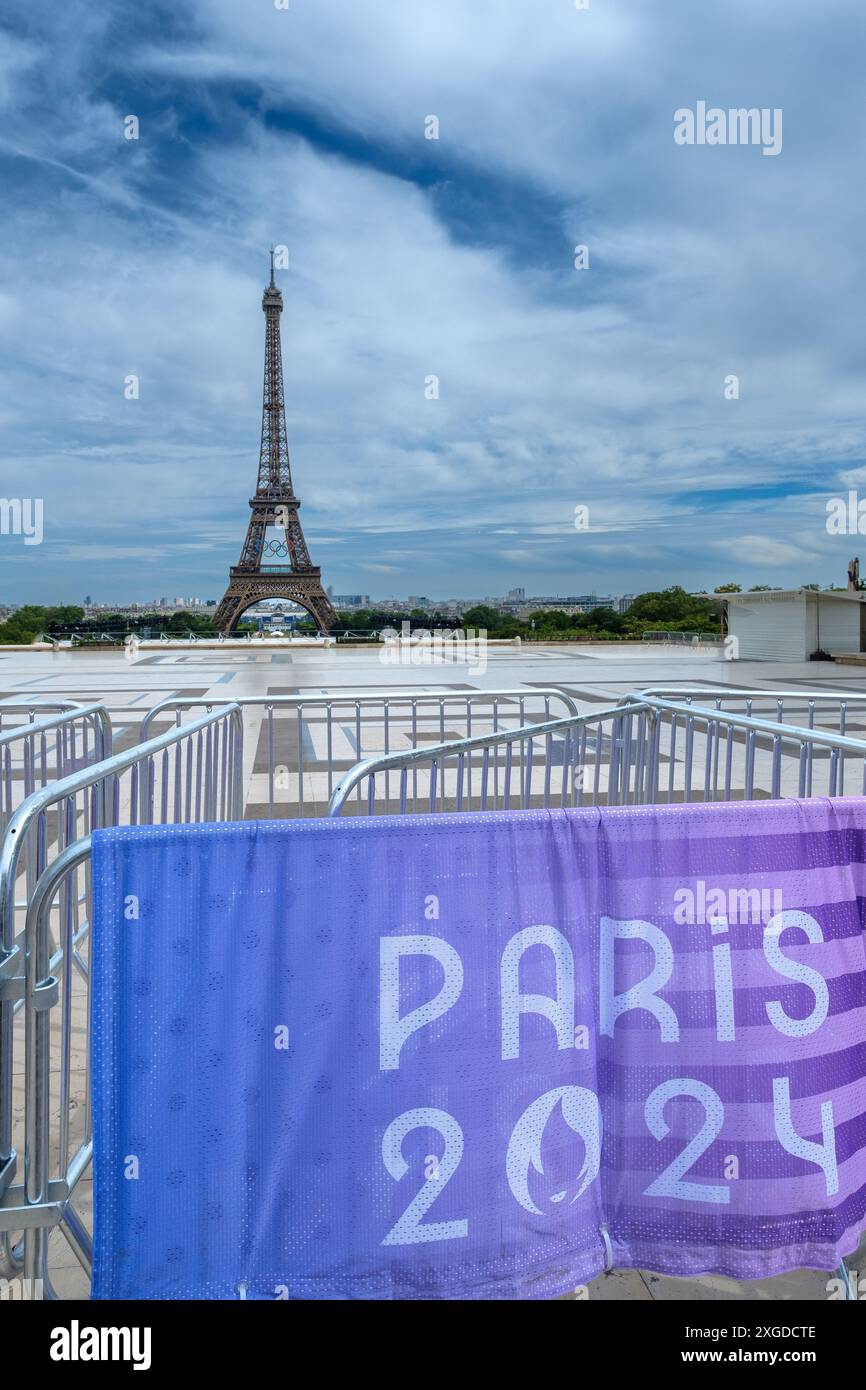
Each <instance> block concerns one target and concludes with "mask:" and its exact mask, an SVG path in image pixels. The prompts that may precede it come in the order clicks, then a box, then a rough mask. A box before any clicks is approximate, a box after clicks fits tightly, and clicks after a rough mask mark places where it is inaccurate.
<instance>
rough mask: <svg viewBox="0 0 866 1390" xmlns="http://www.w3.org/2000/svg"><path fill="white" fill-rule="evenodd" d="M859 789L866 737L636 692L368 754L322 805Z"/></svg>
mask: <svg viewBox="0 0 866 1390" xmlns="http://www.w3.org/2000/svg"><path fill="white" fill-rule="evenodd" d="M846 758H847V760H848V761H847V763H846ZM852 763H855V764H856V765H857V771H856V775H855V774H854V773H852V772H851V770H850V769H851V765H852ZM663 769H664V772H663ZM846 769H847V771H848V785H847V786H846ZM410 778H411V784H410ZM377 779H379V780H377ZM852 779H853V780H852ZM393 782H396V791H395V793H394V795H393V796H392V794H391V786H392V783H393ZM364 784H366V785H364ZM862 791H866V741H864V740H861V739H855V738H851V737H849V736H846V735H844V734H839V733H834V732H833V731H831V730H826V729H821V728H811V729H810V728H797V727H796V726H793V725H787V724H782V723H779V722H778V720H776V721H771V720H765V719H757V718H755V717H750V716H749V715H742V714H738V713H736V712H735V711H726V710H721V709H712V708H704V707H701V706H698V705H687V704H676V703H674V702H672V701H667V700H662V699H656V698H654V697H650V696H644V695H635V696H629V697H627V699H626V700H625V701H624V702H623V703H622V704H620V705H618V706H616V707H615V708H611V709H605V710H600V711H594V712H592V713H590V714H583V715H578V716H577V717H576V718H573V719H561V720H553V721H551V722H549V723H543V724H537V725H534V726H532V727H531V728H525V729H514V730H510V731H508V732H506V733H502V734H490V735H485V736H482V737H477V738H472V739H458V740H455V741H453V742H451V743H448V742H445V743H441V744H438V745H436V746H434V747H432V748H426V749H416V750H414V751H413V752H411V753H398V754H390V755H389V756H387V757H378V758H367V759H365V760H364V761H363V762H361V763H359V764H358V765H357V766H356V767H354V768H353V769H352V770H351V771H350V772H349V773H348V774H347V775H346V776H345V777H344V778H343V779H342V780H341V782H340V783H339V785H338V786H337V787H336V788H335V790H334V794H333V796H332V797H331V802H330V805H329V808H328V814H329V815H330V816H336V815H341V814H343V813H344V812H345V810H346V809H347V804H348V801H349V797H350V794H351V793H353V792H354V793H355V806H354V809H355V811H356V813H358V814H366V815H374V814H377V813H382V814H388V813H390V812H392V811H393V812H396V813H397V814H401V815H403V814H406V813H407V811H427V812H439V811H496V810H528V809H530V808H531V807H551V806H586V805H591V806H597V805H608V806H625V805H641V804H648V803H654V802H657V801H667V802H675V801H693V800H701V801H714V800H716V801H717V800H749V799H752V798H754V797H779V796H841V795H844V794H846V793H847V794H851V793H852V792H857V793H859V792H862Z"/></svg>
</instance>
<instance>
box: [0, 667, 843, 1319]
mask: <svg viewBox="0 0 866 1390" xmlns="http://www.w3.org/2000/svg"><path fill="white" fill-rule="evenodd" d="M476 667H477V663H476V666H475V667H472V668H470V667H469V666H465V665H464V666H462V667H461V666H457V665H445V666H433V667H430V666H426V667H424V666H416V665H412V664H408V662H407V664H405V665H393V664H388V665H385V664H384V663H383V661H382V660H381V659H380V649H378V648H371V647H341V646H337V647H333V648H323V647H320V646H303V645H301V644H300V643H288V642H287V643H286V644H284V645H283V646H275V645H268V646H265V645H264V644H257V643H256V642H255V641H252V642H250V643H248V644H243V645H242V644H238V645H232V646H228V645H226V646H225V647H223V648H217V647H212V646H207V647H205V646H203V645H202V646H200V647H199V646H198V645H197V644H194V643H192V644H189V645H188V646H183V647H176V646H172V647H166V648H165V650H153V649H141V650H139V652H138V653H137V654H136V655H135V656H127V655H125V654H124V653H123V652H121V651H118V650H116V649H112V650H107V651H104V652H100V651H69V650H60V651H55V652H44V651H33V652H31V651H27V650H20V651H19V650H16V651H10V650H4V651H0V700H2V701H3V702H4V703H7V702H15V701H26V700H27V699H28V697H32V698H33V699H38V700H40V701H46V702H51V701H53V700H58V701H59V700H62V699H65V700H76V701H80V702H82V703H86V702H94V701H96V702H102V703H104V704H105V705H106V706H107V708H108V710H109V712H110V715H111V721H112V726H113V732H114V747H115V751H120V750H123V749H126V748H129V747H131V746H132V745H133V744H135V743H136V742H138V740H139V736H140V726H141V721H142V719H143V718H144V716H145V715H146V713H147V712H148V710H150V709H151V708H152V707H153V706H155V705H157V704H159V703H160V702H161V701H163V700H170V699H186V700H207V699H208V698H210V699H214V700H225V699H234V698H237V697H242V696H243V697H258V698H259V699H266V698H267V697H273V696H305V697H315V698H319V697H329V696H333V697H335V698H336V697H340V698H343V697H345V696H346V695H348V694H350V693H366V694H373V693H375V692H377V691H385V690H391V691H398V690H413V691H430V692H441V691H446V690H452V691H455V692H457V691H471V690H478V691H491V692H492V691H495V690H508V691H512V692H513V691H519V690H524V691H525V692H526V695H527V697H529V696H532V695H533V693H536V694H537V692H538V691H539V690H548V689H550V690H557V691H560V692H562V694H563V695H565V696H567V697H568V698H569V699H570V700H571V701H573V702H574V704H575V705H576V707H577V709H578V711H580V712H581V713H590V714H591V713H592V712H593V711H595V710H601V709H604V708H607V707H610V706H612V705H616V704H617V702H618V701H619V700H620V699H621V698H622V697H623V696H624V695H625V694H627V693H628V692H631V691H638V690H642V689H647V688H650V687H660V686H671V685H680V684H682V685H684V686H690V687H702V688H706V689H707V690H711V689H715V688H717V687H733V688H755V689H784V690H786V691H789V692H793V693H799V692H802V693H803V707H804V708H805V704H806V698H807V693H808V691H810V690H813V691H840V692H845V693H846V694H847V695H849V696H851V697H855V696H861V697H863V696H866V673H864V674H863V675H861V674H860V672H859V671H858V670H857V668H854V667H845V666H837V665H834V664H832V663H803V664H798V665H778V664H774V663H757V662H756V663H739V662H738V663H732V662H726V661H724V660H721V659H719V651H718V649H716V648H712V649H709V650H706V651H702V650H700V649H698V648H694V649H692V648H679V647H670V648H659V647H652V648H650V647H645V648H641V647H639V646H636V645H626V644H623V645H618V644H598V645H561V646H560V645H550V646H545V645H537V646H536V645H532V646H524V647H523V648H522V649H517V648H515V647H512V646H494V647H491V648H490V649H489V650H488V652H487V654H486V669H484V670H478V669H476ZM518 707H519V701H515V699H514V697H512V709H516V708H518ZM560 712H561V710H559V709H556V710H553V711H552V713H554V714H558V713H560ZM533 717H537V716H533ZM265 718H266V716H265V715H264V713H263V710H262V708H261V707H254V708H250V709H247V710H246V711H245V714H244V746H245V762H244V783H245V786H244V792H245V797H244V800H245V806H246V807H247V808H248V809H247V814H253V815H262V814H266V808H267V787H266V785H265V784H266V782H267V780H268V774H267V770H266V769H264V765H263V763H262V748H263V740H264V739H265V734H266V730H265V725H264V722H263V721H264V720H265ZM171 723H173V716H165V717H163V718H161V719H157V720H156V721H155V722H154V726H153V729H152V730H151V732H159V731H160V730H162V729H165V728H167V727H169V726H170V724H171ZM483 727H485V726H484V725H483V724H477V725H476V728H475V731H476V732H478V731H479V730H480V729H481V728H483ZM863 727H864V726H863V723H862V721H861V718H860V717H858V716H856V715H852V717H851V719H850V721H849V724H848V726H847V731H848V732H850V733H852V734H854V735H855V736H857V735H858V734H860V730H861V729H862V728H863ZM444 729H445V734H446V737H451V736H456V735H462V733H463V732H465V730H463V729H453V728H451V727H450V724H449V723H448V721H447V720H446V723H445V726H444ZM285 732H286V731H285V730H284V733H285ZM437 732H438V730H437V729H436V728H434V729H433V730H432V731H431V733H430V738H431V740H435V736H436V734H437ZM330 736H331V737H332V738H333V739H335V740H336V742H334V743H333V746H332V747H331V750H330V752H331V756H332V761H333V762H334V764H335V765H336V766H337V768H338V769H340V770H341V769H345V768H347V767H349V766H351V765H352V763H353V762H354V761H356V760H357V757H358V754H359V751H361V752H363V753H368V752H369V751H371V750H377V751H383V750H384V748H386V747H387V748H390V749H392V750H393V749H395V748H400V747H401V746H408V744H406V743H405V740H404V743H403V744H401V743H400V742H399V738H398V739H397V741H396V742H395V741H394V738H395V735H394V733H393V732H392V734H391V742H389V741H388V735H387V733H386V732H385V730H384V728H383V727H379V726H374V727H369V726H367V727H365V729H364V746H363V749H361V750H359V746H358V742H357V739H356V738H355V735H354V732H353V724H352V720H351V719H347V720H345V721H343V723H341V724H339V725H338V727H336V728H335V730H334V731H332V732H331V734H330ZM861 736H862V735H861ZM298 737H299V738H301V737H309V739H310V740H311V742H310V747H309V749H308V757H307V761H306V763H305V764H304V766H305V767H309V769H310V770H309V772H308V773H307V772H304V774H303V776H304V777H305V778H309V781H305V783H304V785H305V788H306V796H307V799H308V804H309V807H310V808H311V809H315V810H316V811H317V812H318V813H321V812H322V810H323V809H324V805H325V803H326V791H327V789H326V788H324V786H323V776H324V774H323V773H322V772H321V770H320V764H321V760H322V757H323V754H324V749H323V746H322V743H321V740H322V738H323V737H324V735H323V734H322V732H321V728H320V729H319V731H318V732H317V731H316V729H315V728H312V729H311V731H310V732H309V734H303V735H300V734H299V735H298ZM298 747H300V744H299V745H298ZM297 751H298V748H297V747H296V749H295V752H296V753H297ZM299 776H300V773H299ZM851 790H852V791H854V790H859V787H853V786H852V787H851ZM18 1022H19V1024H20V1023H21V1019H20V1018H19V1020H18ZM85 1048H86V998H85V996H84V992H83V990H82V991H81V993H80V994H76V995H75V996H74V1000H73V1027H72V1059H71V1060H72V1077H73V1090H74V1092H75V1093H74V1095H73V1098H72V1099H73V1106H72V1131H73V1133H72V1138H73V1140H74V1139H75V1137H76V1136H75V1129H76V1125H77V1126H78V1128H79V1130H81V1131H82V1132H83V1124H84V1113H85V1110H84V1106H85V1100H84V1095H83V1077H84V1069H85ZM15 1068H16V1078H17V1082H18V1088H17V1099H16V1122H17V1124H18V1125H19V1126H20V1124H21V1121H22V1119H23V1100H24V1097H23V1061H22V1049H21V1048H20V1046H17V1047H16V1052H15ZM76 1087H77V1090H76V1089H75V1088H76ZM76 1207H77V1209H78V1211H79V1212H80V1214H81V1215H82V1217H83V1218H84V1219H85V1221H86V1224H87V1225H88V1228H89V1226H90V1209H89V1208H90V1180H89V1176H87V1175H86V1176H85V1178H84V1179H83V1180H82V1182H81V1183H80V1184H79V1187H78V1189H77V1196H76ZM849 1264H850V1266H851V1268H856V1269H864V1270H866V1245H864V1246H862V1247H861V1251H860V1252H859V1255H855V1256H853V1257H852V1258H851V1260H850V1261H849ZM49 1267H50V1271H51V1277H52V1280H53V1283H54V1286H55V1288H56V1291H57V1292H58V1294H60V1296H61V1297H71V1298H83V1297H86V1295H87V1280H86V1278H85V1276H84V1274H83V1272H82V1270H81V1267H80V1265H79V1264H78V1262H77V1260H76V1257H75V1255H74V1254H73V1252H72V1250H71V1248H70V1247H69V1246H68V1245H67V1243H66V1241H65V1240H64V1237H63V1236H62V1235H61V1234H60V1233H59V1232H54V1234H53V1235H52V1237H51V1242H50V1246H49ZM831 1277H832V1272H831V1271H801V1272H797V1273H792V1274H789V1275H785V1276H780V1277H778V1278H775V1279H768V1280H762V1281H757V1282H755V1283H739V1284H738V1283H735V1282H733V1281H731V1280H728V1279H722V1278H718V1277H715V1276H709V1275H708V1276H706V1277H704V1278H700V1279H690V1280H680V1279H673V1278H667V1277H664V1276H659V1275H656V1274H653V1273H648V1272H643V1271H616V1272H615V1273H613V1274H610V1275H605V1276H601V1277H600V1278H599V1279H597V1280H596V1281H595V1282H594V1283H593V1285H592V1286H591V1287H590V1290H589V1297H590V1299H596V1298H599V1299H641V1300H651V1299H659V1300H670V1299H688V1300H706V1299H717V1300H722V1299H772V1300H778V1299H782V1300H785V1299H809V1300H823V1299H826V1298H827V1297H828V1280H829V1279H830V1278H831ZM583 1296H584V1295H583V1293H582V1292H581V1291H578V1293H577V1294H573V1295H566V1297H583Z"/></svg>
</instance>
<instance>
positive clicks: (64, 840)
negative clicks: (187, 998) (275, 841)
mask: <svg viewBox="0 0 866 1390" xmlns="http://www.w3.org/2000/svg"><path fill="white" fill-rule="evenodd" d="M242 740H243V726H242V722H241V713H240V709H239V708H238V706H237V705H235V704H231V705H228V706H221V707H220V708H218V709H215V710H213V711H212V712H211V713H209V714H205V715H202V716H200V717H199V718H198V719H196V720H194V721H192V722H191V723H190V724H187V725H184V726H183V727H181V728H179V729H172V730H170V731H169V732H168V733H165V734H162V735H160V736H159V737H157V738H154V739H151V740H150V741H148V742H147V743H144V744H140V745H137V746H136V747H134V748H131V749H129V750H128V751H126V752H124V753H118V754H115V755H114V756H112V757H109V758H108V759H106V760H105V761H103V762H100V763H97V764H95V765H94V766H91V767H88V768H82V769H80V770H78V771H76V772H74V773H72V774H71V775H70V776H67V777H64V778H62V779H61V780H60V781H58V782H54V783H52V784H49V785H47V786H45V787H43V788H41V789H40V790H37V791H35V792H34V793H33V794H32V795H31V796H30V797H28V799H27V800H26V801H25V802H24V803H23V804H22V805H21V806H19V807H18V808H17V810H16V811H15V812H14V814H13V816H12V817H11V820H10V822H9V825H8V827H7V831H6V835H5V837H4V840H3V845H2V849H0V1273H5V1274H7V1275H9V1274H15V1273H19V1272H21V1271H22V1269H23V1270H24V1271H25V1272H26V1275H27V1277H28V1278H31V1279H33V1278H39V1279H42V1280H43V1281H44V1289H45V1291H46V1293H47V1295H48V1296H49V1297H50V1296H52V1295H51V1287H50V1281H49V1280H48V1275H47V1270H46V1268H45V1252H46V1248H47V1241H48V1235H49V1233H50V1230H51V1229H52V1228H53V1227H54V1226H57V1225H59V1226H61V1227H62V1229H63V1231H64V1234H65V1236H66V1238H67V1240H68V1241H69V1244H70V1245H71V1247H72V1249H73V1250H74V1251H75V1253H76V1254H77V1255H78V1256H79V1258H80V1259H82V1260H83V1262H84V1263H85V1266H86V1267H89V1258H90V1247H89V1237H88V1236H87V1233H86V1231H85V1229H84V1227H83V1225H82V1223H81V1221H80V1219H79V1218H78V1216H77V1214H76V1213H75V1212H74V1211H73V1209H72V1207H71V1205H70V1201H71V1197H72V1194H73V1192H74V1190H75V1187H76V1184H77V1183H78V1181H79V1179H80V1178H81V1176H82V1174H83V1173H84V1172H85V1170H86V1168H87V1166H88V1164H89V1161H90V1152H91V1133H90V1102H89V1095H88V1065H87V1054H86V1050H85V1052H84V1053H83V1054H82V1055H81V1057H80V1058H79V1063H80V1064H79V1065H78V1066H77V1067H76V1066H75V1065H74V1052H73V1022H74V1021H75V1022H76V1023H77V1025H78V1028H79V1031H82V1032H84V1033H85V1035H86V1034H87V1032H88V1007H89V971H88V964H87V960H86V958H85V954H84V952H85V949H86V947H85V943H86V939H87V936H88V932H89V923H90V913H89V910H88V909H89V904H90V900H91V899H90V884H89V876H90V866H89V847H90V830H91V829H92V828H96V827H100V826H108V825H119V824H131V825H133V824H146V825H153V824H164V823H168V822H178V821H180V822H201V821H217V820H235V819H239V818H240V816H241V815H242V811H243V805H242V795H241V791H242V786H241V768H242V753H243V747H242ZM127 773H128V774H129V777H128V778H125V776H124V774H127ZM31 853H35V855H36V857H37V863H38V865H39V868H40V876H39V879H38V881H37V883H36V885H35V887H34V889H33V892H32V893H31V894H30V895H29V900H28V905H27V915H26V921H25V926H24V931H23V933H21V934H20V935H19V936H18V938H17V939H16V936H15V902H14V896H15V883H16V880H17V878H18V877H19V872H20V864H21V857H22V855H23V854H27V855H29V854H31ZM49 858H50V860H51V862H50V863H48V860H49ZM46 864H47V865H48V866H47V867H46ZM82 868H83V869H84V873H85V875H86V881H85V887H84V891H83V892H81V891H79V885H78V879H77V875H78V872H79V870H80V869H82ZM58 891H59V892H60V904H59V927H58V933H57V945H56V947H53V945H52V937H51V931H50V914H51V911H52V908H53V905H54V900H55V898H56V897H57V894H58ZM82 909H84V911H82ZM16 1007H23V1014H24V1018H23V1030H16V1029H15V1027H14V1026H13V1025H14V1013H15V1011H16ZM52 1011H55V1012H53V1013H52ZM52 1020H54V1021H55V1022H56V1027H55V1028H54V1030H52V1027H51V1023H52ZM22 1032H23V1037H22V1036H21V1034H22ZM22 1049H23V1062H24V1066H23V1072H24V1083H25V1095H24V1117H23V1120H24V1182H23V1183H22V1184H17V1185H16V1184H14V1178H15V1174H16V1167H17V1158H16V1153H15V1150H14V1148H13V1132H14V1130H15V1128H16V1127H17V1126H16V1125H15V1124H14V1090H13V1075H14V1068H13V1060H14V1057H15V1055H16V1054H17V1053H20V1052H21V1050H22ZM55 1077H56V1114H55V1113H54V1112H52V1108H51V1091H52V1085H51V1084H50V1082H51V1081H53V1080H54V1078H55ZM82 1102H83V1103H82ZM55 1119H56V1126H55V1124H54V1120H55ZM74 1131H75V1132H74ZM52 1164H53V1167H54V1175H53V1176H51V1169H52ZM13 1232H23V1240H22V1242H20V1243H19V1245H17V1246H16V1245H15V1243H14V1242H13V1240H12V1233H13Z"/></svg>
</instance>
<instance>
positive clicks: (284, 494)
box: [214, 250, 337, 633]
mask: <svg viewBox="0 0 866 1390" xmlns="http://www.w3.org/2000/svg"><path fill="white" fill-rule="evenodd" d="M262 309H263V310H264V314H265V384H264V399H263V402H262V443H261V448H260V450H259V480H258V485H257V487H256V495H255V497H251V498H250V507H251V508H252V516H251V517H250V524H249V526H248V527H247V535H246V540H245V541H244V545H243V549H242V551H241V558H240V559H239V561H238V563H237V564H236V565H232V567H231V569H230V570H229V584H228V588H227V589H226V591H225V594H224V595H223V597H222V600H221V602H220V605H219V607H218V608H217V610H216V613H215V614H214V625H215V627H216V628H217V631H218V632H223V633H229V632H231V631H232V629H233V628H234V627H235V626H236V624H237V621H238V619H239V618H240V616H241V614H242V613H243V612H244V611H245V610H246V609H247V608H250V607H252V605H253V604H254V603H259V602H260V601H261V600H262V599H265V598H282V599H289V600H291V602H292V603H299V604H300V605H301V607H302V608H306V610H307V612H308V613H309V614H310V616H311V617H312V618H313V619H314V620H315V623H316V626H317V627H318V629H319V631H320V632H328V631H329V630H330V628H331V627H332V626H333V624H334V622H335V621H336V617H337V615H336V613H335V612H334V609H333V608H332V606H331V601H330V599H329V598H328V595H327V594H326V593H325V590H324V589H323V588H322V579H321V570H320V569H319V568H318V567H317V566H315V565H313V563H312V562H311V560H310V552H309V550H308V549H307V542H306V541H305V540H304V533H303V531H302V530H301V521H300V517H299V516H298V508H299V507H300V505H301V504H300V501H299V500H298V498H297V497H296V496H295V490H294V488H293V487H292V473H291V468H290V467H289V445H288V441H287V439H286V404H285V399H284V396H283V358H282V352H281V350H280V314H281V313H282V312H283V296H282V294H281V293H280V291H279V290H278V289H277V286H276V284H275V282H274V253H273V250H271V282H270V284H269V285H268V287H267V289H266V290H265V292H264V294H263V295H262ZM268 527H274V528H276V530H277V531H279V532H280V533H281V534H280V535H278V536H277V537H276V538H274V539H271V540H269V539H268V536H267V532H268Z"/></svg>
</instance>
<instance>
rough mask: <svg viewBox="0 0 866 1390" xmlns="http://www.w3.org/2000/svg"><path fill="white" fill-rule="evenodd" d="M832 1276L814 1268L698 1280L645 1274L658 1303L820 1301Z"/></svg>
mask: <svg viewBox="0 0 866 1390" xmlns="http://www.w3.org/2000/svg"><path fill="white" fill-rule="evenodd" d="M834 1277H835V1276H834V1274H833V1272H832V1271H830V1270H828V1271H827V1272H826V1273H824V1272H820V1271H818V1270H814V1269H795V1270H792V1271H791V1273H790V1274H777V1275H776V1276H775V1277H774V1278H772V1279H726V1278H724V1276H723V1275H720V1274H705V1275H702V1276H701V1277H700V1278H699V1279H674V1278H672V1277H671V1276H670V1275H667V1274H649V1273H647V1274H645V1275H644V1278H645V1279H646V1281H647V1285H648V1288H649V1291H650V1297H651V1298H653V1299H656V1300H657V1301H658V1302H659V1303H668V1302H676V1301H677V1300H685V1301H687V1302H689V1303H706V1302H709V1303H722V1302H732V1303H754V1302H767V1301H772V1302H786V1301H794V1302H799V1301H802V1302H810V1303H815V1302H817V1303H822V1302H824V1301H825V1300H826V1299H827V1297H828V1285H829V1282H830V1280H831V1279H833V1278H834Z"/></svg>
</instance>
